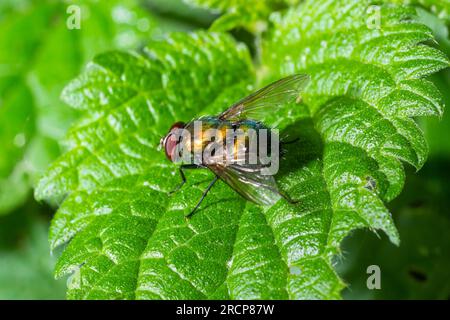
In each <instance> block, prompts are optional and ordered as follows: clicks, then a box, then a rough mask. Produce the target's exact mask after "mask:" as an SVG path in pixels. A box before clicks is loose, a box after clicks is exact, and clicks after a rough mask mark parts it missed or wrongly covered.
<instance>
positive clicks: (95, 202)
mask: <svg viewBox="0 0 450 320" xmlns="http://www.w3.org/2000/svg"><path fill="white" fill-rule="evenodd" d="M369 4H370V2H368V1H356V0H355V1H351V2H350V3H349V2H348V1H326V2H324V3H323V5H322V6H320V7H317V6H316V5H315V3H313V2H312V1H311V2H309V1H307V2H305V3H304V4H302V5H300V6H299V7H298V8H293V9H291V10H289V11H288V12H287V13H286V14H285V15H281V14H279V13H277V14H275V15H273V18H272V19H273V29H272V30H271V32H270V34H269V35H268V37H267V38H266V39H265V42H264V47H263V55H262V57H263V60H262V63H263V64H262V66H261V69H259V70H257V71H258V74H265V75H267V76H268V78H279V77H281V76H283V75H287V74H292V73H294V72H304V73H307V74H309V75H311V77H312V81H311V84H310V86H309V87H308V88H307V89H306V93H305V95H304V97H303V98H304V99H303V103H302V104H299V105H292V106H291V108H285V109H286V110H285V111H286V113H285V114H284V113H280V114H277V115H274V116H275V117H276V118H277V120H278V123H279V125H278V127H279V128H280V129H281V130H282V131H285V132H286V133H289V134H290V135H292V136H295V137H298V138H299V141H298V142H297V143H296V144H292V145H290V147H289V150H287V155H286V159H285V161H284V162H283V163H282V167H281V168H280V172H279V174H278V176H277V179H278V181H279V184H280V186H281V187H282V189H283V190H286V191H287V192H288V193H289V194H290V195H291V196H292V197H293V198H294V199H299V200H300V203H299V204H298V205H296V206H292V205H289V204H287V203H285V202H283V201H280V202H278V203H277V204H275V205H274V206H272V207H271V208H264V209H263V208H258V207H256V206H255V205H253V204H250V203H246V202H245V201H243V200H242V199H241V198H240V197H239V196H237V195H236V194H235V193H234V192H233V191H232V190H231V189H230V188H229V187H228V186H227V185H225V184H224V183H221V182H220V183H219V184H218V185H216V186H215V187H214V189H213V190H211V192H210V194H209V195H208V197H207V198H206V200H205V202H204V203H203V204H202V206H201V210H199V211H198V212H197V213H196V214H195V215H194V216H193V217H192V219H190V220H189V221H186V219H185V218H184V216H185V215H186V214H187V213H189V211H190V209H191V208H192V207H193V205H195V203H196V201H197V200H198V199H199V197H200V196H201V193H202V191H203V190H204V188H205V186H206V185H207V183H208V182H209V181H210V180H211V179H212V174H211V173H210V172H208V171H201V170H200V171H194V172H190V173H189V175H188V176H187V178H188V185H187V186H185V187H183V189H182V190H181V191H180V192H178V193H176V194H175V195H172V196H169V195H168V193H169V191H171V190H173V189H174V188H175V186H176V185H177V184H178V183H179V179H180V177H179V175H178V173H177V168H176V167H174V166H173V165H171V164H169V162H168V161H167V160H166V159H164V155H163V152H161V151H158V150H157V145H158V142H159V139H160V137H161V136H162V135H163V134H164V133H165V132H166V131H167V130H168V128H169V127H170V125H171V124H172V123H173V122H175V121H179V120H184V121H186V120H189V119H192V118H193V117H195V116H197V115H200V114H217V113H218V112H219V111H221V110H223V109H224V108H225V107H226V106H228V105H230V104H231V103H232V102H233V101H236V100H237V99H238V98H240V97H242V96H244V95H245V94H246V93H248V92H249V90H250V89H251V88H250V87H249V86H248V85H252V84H254V77H255V73H256V72H255V71H254V70H253V66H252V63H251V60H250V57H249V54H248V52H247V49H246V48H245V47H244V46H242V45H241V44H238V43H236V42H235V41H233V40H232V39H231V38H230V37H229V36H227V35H226V34H217V33H206V32H197V33H192V34H179V33H177V34H173V35H171V36H170V37H169V38H168V39H167V40H166V41H162V42H155V41H153V42H151V43H150V44H149V45H148V46H147V48H146V49H145V50H144V52H143V53H126V52H117V51H113V52H108V53H105V54H102V55H99V56H97V57H96V58H95V59H94V61H93V63H92V64H90V65H89V67H88V68H87V70H86V71H85V72H84V73H83V74H82V75H80V76H79V77H78V78H76V79H75V80H74V81H72V82H71V83H70V84H69V85H68V86H67V87H66V88H65V90H64V92H63V98H64V100H65V101H66V102H67V103H68V104H70V105H71V106H72V107H73V108H75V109H78V110H83V111H84V112H85V115H84V117H83V118H82V119H81V121H79V122H78V123H77V124H75V125H74V126H73V127H72V128H71V129H70V130H69V133H68V139H67V145H68V149H69V150H68V152H67V153H66V154H64V155H63V156H62V157H60V158H59V160H57V161H56V162H55V163H54V164H53V165H52V166H51V167H50V168H49V170H48V171H47V173H46V174H45V175H44V177H43V178H42V179H41V180H40V182H39V184H38V186H37V189H36V192H35V195H36V198H37V199H52V200H53V201H60V202H61V203H62V204H61V207H60V208H59V210H58V212H57V214H56V215H55V218H54V220H53V222H52V227H51V231H50V242H51V246H52V248H56V247H57V246H60V245H62V244H64V243H67V242H68V245H67V247H66V249H65V251H64V252H63V254H62V256H61V258H60V259H59V261H58V264H57V267H56V275H57V276H62V275H64V274H68V273H72V277H71V280H70V283H69V291H68V297H69V298H84V299H100V298H108V299H109V298H117V299H133V298H138V299H206V298H216V299H223V298H233V299H238V298H239V299H242V298H246V299H262V298H265V299H285V298H290V299H313V298H315V299H335V298H339V296H340V291H341V290H342V288H343V287H344V284H343V282H342V281H341V280H340V278H339V277H338V275H337V274H336V272H335V270H334V267H333V257H334V256H335V255H336V254H338V253H339V252H340V251H339V245H340V243H341V241H342V239H343V238H345V237H346V236H347V235H348V233H349V232H350V231H352V230H353V229H355V228H363V227H365V228H370V229H371V230H383V231H384V232H385V233H386V234H387V235H388V237H389V238H390V240H391V241H392V242H393V243H395V244H398V243H399V236H398V232H397V230H396V228H395V226H394V224H393V221H392V217H391V215H390V213H389V211H388V210H387V209H386V207H385V202H387V201H390V200H392V199H393V198H395V197H396V196H397V195H398V194H399V193H400V191H401V189H402V187H403V183H404V176H405V174H404V169H403V164H402V162H406V163H409V164H411V165H412V166H414V167H416V168H420V167H421V166H422V165H423V163H424V161H425V159H426V156H427V148H426V143H425V140H424V138H423V135H422V133H421V131H420V129H419V128H418V126H417V125H416V123H415V122H414V120H413V119H412V118H411V117H415V116H420V115H437V116H440V115H441V114H442V110H443V106H442V103H441V97H440V94H439V91H438V90H437V89H436V87H435V86H434V85H433V83H432V82H430V81H427V80H424V79H422V78H423V77H424V76H426V75H428V74H431V73H433V72H434V71H437V70H439V69H442V68H445V67H446V66H448V61H447V58H446V57H445V56H444V55H443V54H442V53H440V51H438V50H436V49H433V48H431V47H429V46H426V45H424V44H421V43H422V42H423V41H426V40H431V39H432V37H431V34H430V31H429V29H427V28H426V27H425V26H424V25H422V24H420V23H418V22H415V21H414V17H413V13H414V12H413V11H411V10H409V9H407V8H403V7H398V6H390V5H384V6H382V7H381V10H382V11H381V13H382V15H383V17H384V18H383V19H382V28H381V30H376V29H375V30H374V29H369V28H368V27H367V25H366V23H365V20H363V19H360V18H361V17H362V16H364V14H365V12H366V10H367V7H368V6H369ZM330 15H333V16H334V17H335V19H330Z"/></svg>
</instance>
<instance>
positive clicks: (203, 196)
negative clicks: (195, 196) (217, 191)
mask: <svg viewBox="0 0 450 320" xmlns="http://www.w3.org/2000/svg"><path fill="white" fill-rule="evenodd" d="M217 180H219V177H218V176H215V177H214V180H213V181H211V182H210V184H209V185H208V187H207V188H206V190H205V191H203V194H202V197H201V198H200V200H199V201H198V202H197V205H196V206H195V208H194V209H193V210H192V211H191V213H189V214H188V215H187V216H186V218H187V219H189V218H190V217H192V215H193V214H194V213H195V211H197V209H198V207H200V204H201V203H202V202H203V200H204V199H205V197H206V195H207V194H208V192H209V190H211V188H212V186H213V185H214V184H215V183H216V182H217Z"/></svg>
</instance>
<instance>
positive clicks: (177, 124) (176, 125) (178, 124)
mask: <svg viewBox="0 0 450 320" xmlns="http://www.w3.org/2000/svg"><path fill="white" fill-rule="evenodd" d="M185 125H186V124H185V123H184V122H181V121H178V122H175V123H174V124H173V125H172V126H171V127H170V130H169V132H171V131H172V130H174V129H182V128H184V126H185Z"/></svg>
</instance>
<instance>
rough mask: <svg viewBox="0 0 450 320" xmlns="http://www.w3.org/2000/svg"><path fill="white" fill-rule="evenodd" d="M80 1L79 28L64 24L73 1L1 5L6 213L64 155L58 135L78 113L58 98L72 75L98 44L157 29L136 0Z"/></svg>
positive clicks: (128, 41)
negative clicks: (51, 162)
mask: <svg viewBox="0 0 450 320" xmlns="http://www.w3.org/2000/svg"><path fill="white" fill-rule="evenodd" d="M119 3H120V4H119ZM78 5H79V6H80V9H81V24H80V27H81V28H80V29H73V30H71V29H69V28H68V27H67V26H66V19H67V18H68V17H69V14H68V13H66V9H67V6H68V5H66V4H63V3H60V2H55V1H14V2H9V1H7V2H3V1H2V5H1V6H0V61H1V63H2V66H1V74H0V97H1V99H0V103H1V108H0V126H1V129H0V139H1V141H2V145H1V146H0V153H1V154H2V157H1V159H0V214H2V213H8V212H10V211H11V210H12V209H13V208H15V207H17V206H18V205H20V204H21V203H23V201H24V199H26V197H27V195H28V194H29V191H30V188H31V186H32V185H33V183H34V182H35V180H36V176H37V175H40V174H41V173H42V171H43V170H44V169H45V168H46V166H47V165H48V164H49V163H50V161H51V160H54V159H55V158H56V157H57V155H59V153H60V150H59V143H58V140H59V139H61V138H62V136H63V135H64V134H65V132H66V130H67V128H68V127H69V125H70V123H71V122H72V121H73V120H74V119H75V118H76V112H74V111H73V110H71V109H69V108H67V106H66V105H64V104H63V103H62V102H61V101H60V98H59V96H60V93H61V90H62V89H63V87H64V86H65V85H66V84H67V82H68V81H69V80H70V79H72V78H73V77H75V76H76V75H77V74H78V73H79V72H80V70H81V67H82V66H83V65H84V64H85V63H86V62H87V61H90V60H91V59H92V58H93V56H94V55H95V54H96V53H98V52H99V51H104V50H107V49H111V48H129V47H130V46H133V47H134V46H136V45H137V44H138V43H139V42H140V40H141V39H142V36H143V35H144V34H145V35H146V36H148V31H150V30H153V29H155V25H154V24H155V22H154V21H153V20H152V19H151V17H149V16H148V15H144V13H143V12H142V11H139V8H138V7H137V6H136V4H135V3H134V1H126V2H123V1H120V2H119V1H108V2H105V3H104V4H103V3H102V4H99V3H98V2H92V1H82V2H80V3H79V4H78ZM130 16H131V17H133V18H132V19H131V18H130ZM127 17H128V18H127ZM37 146H39V151H38V152H35V151H36V149H37Z"/></svg>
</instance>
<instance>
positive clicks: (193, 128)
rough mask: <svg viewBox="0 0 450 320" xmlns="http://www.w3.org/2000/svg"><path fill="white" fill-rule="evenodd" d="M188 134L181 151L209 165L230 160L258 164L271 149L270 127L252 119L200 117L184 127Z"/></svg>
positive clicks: (194, 161)
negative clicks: (229, 120) (234, 119)
mask: <svg viewBox="0 0 450 320" xmlns="http://www.w3.org/2000/svg"><path fill="white" fill-rule="evenodd" d="M185 129H186V130H187V131H188V132H189V135H190V138H189V139H185V140H184V146H185V152H186V151H188V152H189V153H190V158H191V159H192V161H191V162H192V163H195V164H202V165H210V164H213V163H217V164H230V163H247V164H248V163H250V164H258V163H260V159H261V157H263V156H270V155H271V153H272V148H271V141H272V139H273V134H272V130H270V129H269V128H267V127H266V126H265V125H264V124H262V123H261V122H258V121H253V120H243V121H240V122H237V123H232V122H228V121H220V120H219V119H218V118H216V117H203V118H199V119H197V120H194V121H192V122H190V123H189V124H188V125H187V126H186V128H185Z"/></svg>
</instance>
